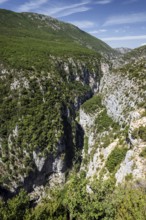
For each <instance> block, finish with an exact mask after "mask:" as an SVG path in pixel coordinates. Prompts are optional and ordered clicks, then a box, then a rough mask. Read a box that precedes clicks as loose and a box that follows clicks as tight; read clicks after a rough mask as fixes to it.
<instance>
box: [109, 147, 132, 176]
mask: <svg viewBox="0 0 146 220" xmlns="http://www.w3.org/2000/svg"><path fill="white" fill-rule="evenodd" d="M127 150H128V149H127V148H118V147H117V148H115V149H114V150H113V151H112V152H111V154H110V155H109V156H108V159H107V161H106V167H107V169H108V170H109V172H110V173H112V172H114V171H115V169H116V167H117V166H118V165H119V164H120V163H121V162H122V160H123V159H124V158H125V156H126V152H127Z"/></svg>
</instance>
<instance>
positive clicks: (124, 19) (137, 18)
mask: <svg viewBox="0 0 146 220" xmlns="http://www.w3.org/2000/svg"><path fill="white" fill-rule="evenodd" d="M145 21H146V14H145V13H134V14H129V15H117V16H112V17H110V18H109V19H108V20H107V21H106V22H105V23H104V25H103V26H111V25H119V24H130V23H138V22H145Z"/></svg>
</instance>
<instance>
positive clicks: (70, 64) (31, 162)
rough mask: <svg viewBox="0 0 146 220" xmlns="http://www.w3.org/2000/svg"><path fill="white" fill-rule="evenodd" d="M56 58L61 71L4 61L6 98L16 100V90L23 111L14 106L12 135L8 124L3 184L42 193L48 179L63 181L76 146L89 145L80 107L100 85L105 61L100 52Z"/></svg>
mask: <svg viewBox="0 0 146 220" xmlns="http://www.w3.org/2000/svg"><path fill="white" fill-rule="evenodd" d="M50 62H51V63H52V66H54V69H55V71H56V72H57V74H58V76H53V75H52V73H48V72H43V71H42V72H41V73H40V74H39V73H38V72H37V71H35V70H31V71H28V72H27V73H26V72H25V71H23V70H21V71H20V72H18V71H17V70H15V69H11V70H8V69H7V68H6V67H4V66H3V65H1V69H0V71H1V75H0V79H1V84H3V85H4V86H5V88H4V89H6V90H7V93H6V94H3V97H2V98H3V103H4V104H6V103H5V98H6V99H10V101H9V102H10V103H12V102H11V101H12V99H11V97H13V96H15V98H14V105H15V107H16V112H17V114H16V113H15V112H11V110H12V109H13V108H12V107H11V109H10V114H12V117H11V118H10V120H11V119H12V118H13V119H14V121H13V123H12V122H11V121H10V123H11V126H9V130H7V132H8V136H7V135H6V134H5V130H4V132H3V134H4V135H3V136H1V146H0V170H1V173H2V174H3V179H2V180H1V181H2V187H4V188H7V189H8V190H9V192H10V193H14V194H15V193H17V191H19V188H20V187H24V188H25V189H26V190H27V191H28V192H31V191H34V192H36V191H37V192H36V193H34V195H37V196H38V189H40V187H42V186H44V185H46V186H51V187H54V186H55V185H58V184H63V183H64V182H65V172H66V170H67V169H70V168H71V167H72V164H73V160H74V157H75V152H80V151H81V150H82V148H83V133H84V132H83V130H82V128H81V127H80V125H79V124H78V122H77V121H76V120H75V118H76V111H77V110H79V108H80V106H81V104H82V103H83V102H85V101H86V100H87V99H89V98H90V97H91V96H92V95H93V93H95V92H97V91H98V90H99V84H100V77H101V76H100V74H101V70H100V62H99V60H98V59H97V58H95V59H94V60H92V61H91V62H90V61H88V60H87V61H86V60H85V58H84V60H82V59H77V60H76V59H73V58H71V57H69V58H68V59H65V60H63V59H62V58H60V57H54V56H51V57H50ZM89 66H90V67H89ZM57 77H58V78H59V80H60V81H59V82H58V78H57ZM6 82H8V83H6ZM59 84H60V88H61V89H59V87H58V85H59ZM61 92H62V94H60V93H61ZM53 96H54V97H55V98H54V100H53ZM31 103H32V104H31ZM52 104H53V105H52ZM26 106H28V109H27V108H26ZM5 108H7V106H6V107H5ZM3 111H5V109H4V108H3ZM41 111H42V113H41ZM54 113H55V115H54V118H53V117H52V116H53V114H54ZM3 115H5V112H3ZM37 121H38V122H37ZM4 126H5V125H4ZM39 127H40V129H39ZM46 132H47V133H46ZM39 138H40V141H38V140H39ZM46 140H47V141H46ZM7 143H8V148H7V147H5V146H6V144H7ZM51 143H52V144H51ZM22 146H23V147H22ZM76 160H79V158H76ZM6 162H7V163H8V165H6V164H7V163H6ZM6 173H8V176H5V175H6ZM9 173H11V175H9ZM40 192H42V190H40Z"/></svg>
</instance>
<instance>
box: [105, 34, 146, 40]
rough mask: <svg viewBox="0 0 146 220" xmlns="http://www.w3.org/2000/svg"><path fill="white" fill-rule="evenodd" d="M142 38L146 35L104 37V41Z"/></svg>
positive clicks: (145, 37)
mask: <svg viewBox="0 0 146 220" xmlns="http://www.w3.org/2000/svg"><path fill="white" fill-rule="evenodd" d="M142 39H146V35H138V36H123V37H105V38H102V40H103V41H121V40H122V41H125V40H142Z"/></svg>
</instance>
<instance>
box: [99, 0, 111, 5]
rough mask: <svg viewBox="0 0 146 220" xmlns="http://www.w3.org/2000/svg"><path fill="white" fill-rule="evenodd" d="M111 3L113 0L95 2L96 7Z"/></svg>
mask: <svg viewBox="0 0 146 220" xmlns="http://www.w3.org/2000/svg"><path fill="white" fill-rule="evenodd" d="M111 2H113V0H100V1H97V2H96V4H98V5H106V4H109V3H111Z"/></svg>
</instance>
